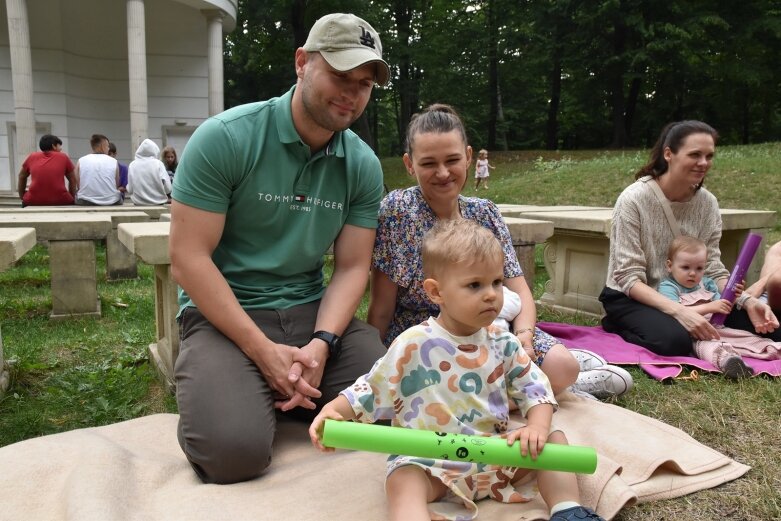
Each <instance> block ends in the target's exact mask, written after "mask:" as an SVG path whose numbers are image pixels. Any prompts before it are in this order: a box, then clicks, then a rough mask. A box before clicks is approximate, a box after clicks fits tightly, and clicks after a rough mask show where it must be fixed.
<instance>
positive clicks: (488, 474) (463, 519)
mask: <svg viewBox="0 0 781 521" xmlns="http://www.w3.org/2000/svg"><path fill="white" fill-rule="evenodd" d="M558 430H560V429H559V428H557V427H556V426H555V425H551V430H550V432H554V431H558ZM405 465H413V466H416V467H421V468H422V469H423V470H424V471H425V472H426V474H428V475H429V476H433V477H435V478H437V479H439V480H440V481H442V483H444V484H445V486H446V487H447V488H448V492H447V493H446V494H445V496H444V497H442V498H440V499H439V500H437V501H436V502H434V503H429V505H428V507H429V513H430V514H431V519H432V520H435V521H436V520H455V521H469V520H471V519H474V518H475V517H476V516H477V504H476V503H475V502H476V501H478V500H480V499H485V498H491V499H493V500H495V501H500V502H502V503H527V502H529V501H531V500H532V499H534V498H535V496H537V494H538V492H539V490H538V487H537V471H536V470H529V469H522V468H518V467H505V466H500V465H486V464H483V463H469V462H466V461H451V460H439V459H428V458H414V457H411V456H391V457H389V458H388V467H387V475H388V476H390V474H391V473H392V472H393V471H394V470H396V469H398V468H399V467H402V466H405ZM386 479H387V478H386Z"/></svg>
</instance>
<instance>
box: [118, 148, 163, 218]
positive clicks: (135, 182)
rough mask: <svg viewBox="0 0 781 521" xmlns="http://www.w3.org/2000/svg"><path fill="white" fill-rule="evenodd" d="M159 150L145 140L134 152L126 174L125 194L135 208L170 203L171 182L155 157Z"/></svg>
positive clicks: (160, 162)
mask: <svg viewBox="0 0 781 521" xmlns="http://www.w3.org/2000/svg"><path fill="white" fill-rule="evenodd" d="M159 153H160V148H159V147H158V146H157V145H156V144H155V142H154V141H152V140H151V139H145V140H144V141H142V142H141V145H139V147H138V150H136V158H135V159H134V160H133V161H131V162H130V166H128V174H127V193H128V194H130V199H131V200H132V201H133V204H135V205H137V206H152V205H157V204H165V203H168V202H170V194H171V180H170V178H169V177H168V172H166V170H165V165H164V164H163V162H162V161H160V160H159V159H158V158H157V156H158V154H159Z"/></svg>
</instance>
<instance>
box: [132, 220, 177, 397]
mask: <svg viewBox="0 0 781 521" xmlns="http://www.w3.org/2000/svg"><path fill="white" fill-rule="evenodd" d="M170 224H171V223H170V222H165V221H160V222H154V223H123V224H120V225H119V226H118V227H117V233H118V238H119V241H120V242H121V243H122V244H124V245H125V246H126V247H127V249H128V250H130V251H131V252H133V254H134V255H136V256H137V257H138V258H139V259H141V261H143V262H145V263H147V264H150V265H152V266H154V269H155V337H156V340H157V342H155V343H153V344H150V345H149V355H150V360H151V361H152V363H153V365H154V366H155V368H156V369H157V372H158V374H159V375H160V377H161V380H162V381H163V382H164V384H165V385H166V386H167V387H168V388H169V389H171V390H172V389H173V388H174V364H175V363H176V357H177V356H178V355H179V327H178V325H177V323H176V314H177V312H178V311H179V304H178V301H177V285H176V282H174V279H173V277H172V276H171V258H170V257H169V256H168V234H169V231H170Z"/></svg>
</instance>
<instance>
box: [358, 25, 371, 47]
mask: <svg viewBox="0 0 781 521" xmlns="http://www.w3.org/2000/svg"><path fill="white" fill-rule="evenodd" d="M358 41H359V42H361V45H365V46H366V47H371V48H372V49H374V37H373V36H372V35H371V33H370V32H369V31H367V30H366V28H365V27H361V37H360V38H358Z"/></svg>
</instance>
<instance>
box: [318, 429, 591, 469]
mask: <svg viewBox="0 0 781 521" xmlns="http://www.w3.org/2000/svg"><path fill="white" fill-rule="evenodd" d="M323 445H325V446H326V447H334V448H337V449H352V450H363V451H368V452H383V453H386V454H403V455H405V456H413V457H417V458H433V459H444V460H451V461H465V462H470V463H486V464H491V465H504V466H508V467H522V468H526V469H537V470H556V471H563V472H576V473H578V474H593V473H594V472H595V471H596V469H597V451H596V450H594V449H593V448H592V447H583V446H576V445H558V444H555V443H546V444H545V447H544V448H543V450H542V452H540V454H539V455H538V456H537V459H536V460H533V459H532V458H531V456H529V455H528V454H527V455H526V456H521V449H520V447H519V446H518V442H517V441H516V442H515V443H514V444H512V445H507V440H504V439H502V438H491V437H485V436H469V435H466V434H451V433H445V432H433V431H426V430H418V429H406V428H403V427H386V426H384V425H372V424H368V423H357V422H350V421H336V420H326V421H325V426H324V428H323Z"/></svg>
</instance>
